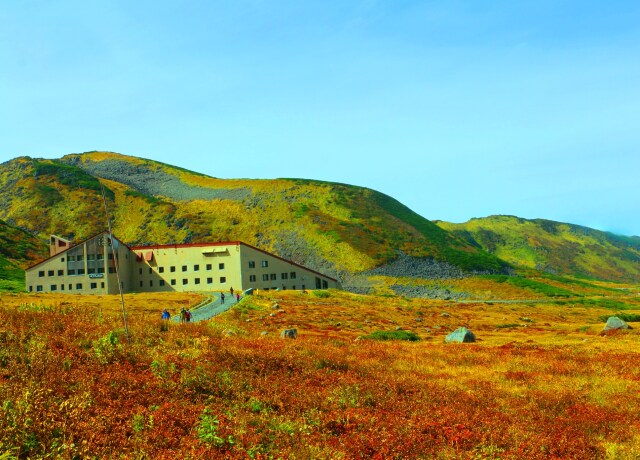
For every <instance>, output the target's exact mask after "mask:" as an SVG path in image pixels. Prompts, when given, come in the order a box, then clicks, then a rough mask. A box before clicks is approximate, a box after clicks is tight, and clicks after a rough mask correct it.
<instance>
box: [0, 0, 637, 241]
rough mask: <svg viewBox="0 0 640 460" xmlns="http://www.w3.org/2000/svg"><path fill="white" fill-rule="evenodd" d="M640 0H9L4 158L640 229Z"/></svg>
mask: <svg viewBox="0 0 640 460" xmlns="http://www.w3.org/2000/svg"><path fill="white" fill-rule="evenodd" d="M638 24H640V2H635V1H609V2H595V1H586V0H583V1H562V0H556V1H545V0H539V1H520V2H513V1H492V0H486V1H482V2H478V1H470V0H469V1H455V0H453V1H410V0H395V1H376V0H361V1H358V0H352V1H350V2H335V1H329V0H324V1H301V0H297V1H278V0H270V1H261V0H254V1H249V0H247V1H245V0H234V1H214V0H210V1H190V2H178V1H171V2H169V1H135V2H129V1H102V2H86V1H82V2H80V1H64V0H63V1H56V2H49V1H44V0H42V1H31V0H21V1H19V2H9V1H3V2H1V3H0V161H7V160H9V159H12V158H15V157H17V156H22V155H28V156H32V157H44V158H58V157H61V156H62V155H64V154H67V153H77V152H83V151H89V150H110V151H116V152H120V153H124V154H128V155H134V156H140V157H144V158H151V159H155V160H159V161H163V162H167V163H170V164H174V165H177V166H181V167H185V168H188V169H192V170H196V171H199V172H203V173H206V174H209V175H212V176H216V177H221V178H233V177H247V178H275V177H304V178H314V179H321V180H328V181H336V182H345V183H350V184H355V185H361V186H366V187H371V188H374V189H377V190H380V191H382V192H384V193H387V194H388V195H391V196H393V197H394V198H396V199H398V200H400V201H401V202H403V203H404V204H406V205H407V206H409V207H410V208H412V209H414V210H415V211H416V212H418V213H419V214H421V215H423V216H425V217H427V218H428V219H442V220H448V221H453V222H462V221H466V220H468V219H470V218H472V217H483V216H488V215H491V214H512V215H517V216H520V217H525V218H547V219H552V220H558V221H563V222H571V223H576V224H581V225H587V226H590V227H594V228H598V229H603V230H609V231H613V232H616V233H621V234H627V235H640V192H639V189H638V185H639V183H640V181H639V180H638V177H639V174H640V151H639V147H640V129H639V125H638V123H639V121H640V59H639V58H638V56H640V27H638Z"/></svg>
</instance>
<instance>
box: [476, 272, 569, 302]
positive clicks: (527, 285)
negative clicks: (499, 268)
mask: <svg viewBox="0 0 640 460" xmlns="http://www.w3.org/2000/svg"><path fill="white" fill-rule="evenodd" d="M482 277H483V278H485V279H490V280H492V281H495V282H497V283H508V284H512V285H514V286H517V287H520V288H523V289H529V290H531V291H534V292H537V293H538V294H542V295H544V296H547V297H575V296H577V295H578V294H576V293H575V292H572V291H569V290H567V289H562V288H559V287H555V286H551V285H549V284H546V283H541V282H540V281H534V280H530V279H528V278H522V277H519V276H507V275H483V276H482Z"/></svg>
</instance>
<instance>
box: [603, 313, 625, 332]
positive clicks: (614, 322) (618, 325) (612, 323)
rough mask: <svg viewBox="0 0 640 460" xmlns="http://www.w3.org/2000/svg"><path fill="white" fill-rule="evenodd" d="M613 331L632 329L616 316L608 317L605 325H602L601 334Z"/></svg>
mask: <svg viewBox="0 0 640 460" xmlns="http://www.w3.org/2000/svg"><path fill="white" fill-rule="evenodd" d="M614 329H632V328H631V326H629V325H628V324H627V323H625V322H624V321H623V320H621V319H620V318H618V317H617V316H610V317H609V318H608V319H607V324H605V325H604V329H603V330H602V332H608V331H612V330H614Z"/></svg>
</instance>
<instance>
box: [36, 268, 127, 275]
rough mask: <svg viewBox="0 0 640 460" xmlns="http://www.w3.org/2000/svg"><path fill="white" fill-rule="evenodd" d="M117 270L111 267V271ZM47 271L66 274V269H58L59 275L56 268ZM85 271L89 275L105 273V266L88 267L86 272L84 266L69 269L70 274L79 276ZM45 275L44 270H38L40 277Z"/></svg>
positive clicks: (53, 273) (52, 273)
mask: <svg viewBox="0 0 640 460" xmlns="http://www.w3.org/2000/svg"><path fill="white" fill-rule="evenodd" d="M115 272H116V269H115V268H114V267H109V273H115ZM46 273H47V276H64V270H58V271H57V275H56V270H48V271H47V272H46ZM85 273H86V274H88V275H92V274H94V273H104V267H98V268H88V269H87V270H86V272H85V269H84V268H78V269H77V270H76V269H74V268H70V269H69V270H67V275H68V276H79V275H84V274H85ZM44 275H45V271H44V270H40V271H39V272H38V277H40V278H43V277H44Z"/></svg>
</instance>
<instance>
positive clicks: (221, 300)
mask: <svg viewBox="0 0 640 460" xmlns="http://www.w3.org/2000/svg"><path fill="white" fill-rule="evenodd" d="M220 303H224V292H221V293H220Z"/></svg>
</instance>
